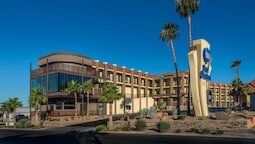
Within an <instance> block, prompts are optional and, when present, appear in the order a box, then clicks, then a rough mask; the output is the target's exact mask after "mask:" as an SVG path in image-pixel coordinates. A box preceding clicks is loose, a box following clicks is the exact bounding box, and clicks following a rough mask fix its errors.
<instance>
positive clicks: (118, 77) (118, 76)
mask: <svg viewBox="0 0 255 144" xmlns="http://www.w3.org/2000/svg"><path fill="white" fill-rule="evenodd" d="M117 82H122V74H120V73H117Z"/></svg>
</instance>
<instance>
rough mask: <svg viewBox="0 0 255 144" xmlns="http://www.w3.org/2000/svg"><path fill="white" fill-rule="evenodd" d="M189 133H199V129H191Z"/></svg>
mask: <svg viewBox="0 0 255 144" xmlns="http://www.w3.org/2000/svg"><path fill="white" fill-rule="evenodd" d="M189 132H194V133H198V129H196V128H191V129H190V130H189Z"/></svg>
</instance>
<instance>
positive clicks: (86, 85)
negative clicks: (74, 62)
mask: <svg viewBox="0 0 255 144" xmlns="http://www.w3.org/2000/svg"><path fill="white" fill-rule="evenodd" d="M92 89H93V84H92V83H91V82H90V81H86V82H85V83H83V84H82V85H81V90H82V92H83V93H86V94H87V104H86V105H87V108H86V111H87V114H86V115H87V116H89V93H90V92H91V91H92ZM83 103H84V97H82V105H83ZM82 111H83V107H82ZM82 115H83V113H82Z"/></svg>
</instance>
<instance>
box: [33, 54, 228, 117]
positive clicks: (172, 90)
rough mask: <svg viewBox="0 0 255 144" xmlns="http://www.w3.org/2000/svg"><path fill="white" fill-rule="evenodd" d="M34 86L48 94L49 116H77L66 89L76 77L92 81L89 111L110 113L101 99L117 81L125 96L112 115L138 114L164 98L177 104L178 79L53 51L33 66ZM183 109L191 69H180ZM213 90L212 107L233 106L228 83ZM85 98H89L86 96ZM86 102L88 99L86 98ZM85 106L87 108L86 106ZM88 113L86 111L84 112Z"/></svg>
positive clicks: (170, 75)
mask: <svg viewBox="0 0 255 144" xmlns="http://www.w3.org/2000/svg"><path fill="white" fill-rule="evenodd" d="M30 76H31V78H30V79H31V80H30V82H31V89H32V88H35V87H36V88H40V89H42V90H43V92H44V93H46V94H47V96H48V99H49V100H48V106H50V108H49V109H48V110H49V111H50V112H49V115H55V116H60V115H74V98H73V97H72V96H70V95H68V94H67V93H66V92H65V89H66V88H67V85H68V83H69V82H70V81H71V80H75V81H77V82H78V83H83V82H85V81H88V80H90V81H91V82H92V83H93V86H94V87H93V90H92V92H91V94H90V104H89V107H90V114H109V105H108V104H103V103H99V102H98V98H99V96H100V94H101V93H102V87H103V85H104V84H105V83H108V82H110V83H115V84H116V85H117V87H118V89H119V91H120V92H121V93H122V94H123V95H124V98H122V99H121V100H118V101H116V102H114V105H113V114H123V113H124V112H129V113H137V112H139V111H140V110H141V109H144V108H150V107H152V106H154V104H155V102H156V101H157V100H158V99H160V98H163V99H164V100H165V102H166V105H167V107H166V110H171V109H172V108H174V107H176V105H177V85H176V84H177V78H176V76H175V73H164V74H160V75H150V74H148V73H147V72H142V71H140V70H138V71H136V70H134V69H128V68H126V67H125V66H122V67H119V66H117V65H116V64H108V63H107V62H100V61H98V60H92V59H91V58H89V57H87V56H83V55H77V54H72V53H52V54H49V55H47V56H44V57H42V58H40V59H39V62H38V68H36V69H34V70H32V69H31V74H30ZM178 79H179V81H180V96H181V99H180V103H181V109H182V110H186V109H187V100H188V93H187V92H188V72H185V71H181V72H179V78H178ZM208 86H209V90H210V92H211V96H212V98H211V101H209V104H210V106H211V107H231V106H232V103H233V101H232V97H230V96H229V95H228V94H229V93H228V92H229V90H230V86H229V85H224V84H215V83H210V84H208ZM82 96H84V95H79V96H78V111H79V112H81V111H82V110H81V108H82V107H81V106H80V105H81V103H82ZM85 100H86V99H85ZM85 104H86V101H85ZM85 109H86V107H85ZM84 112H86V111H84Z"/></svg>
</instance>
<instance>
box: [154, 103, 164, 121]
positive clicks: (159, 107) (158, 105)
mask: <svg viewBox="0 0 255 144" xmlns="http://www.w3.org/2000/svg"><path fill="white" fill-rule="evenodd" d="M156 107H157V109H158V110H159V111H160V112H161V113H162V116H161V118H160V120H162V118H163V116H164V112H163V110H164V109H165V107H166V103H165V102H164V99H163V98H161V99H160V100H159V101H158V102H157V105H156Z"/></svg>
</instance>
